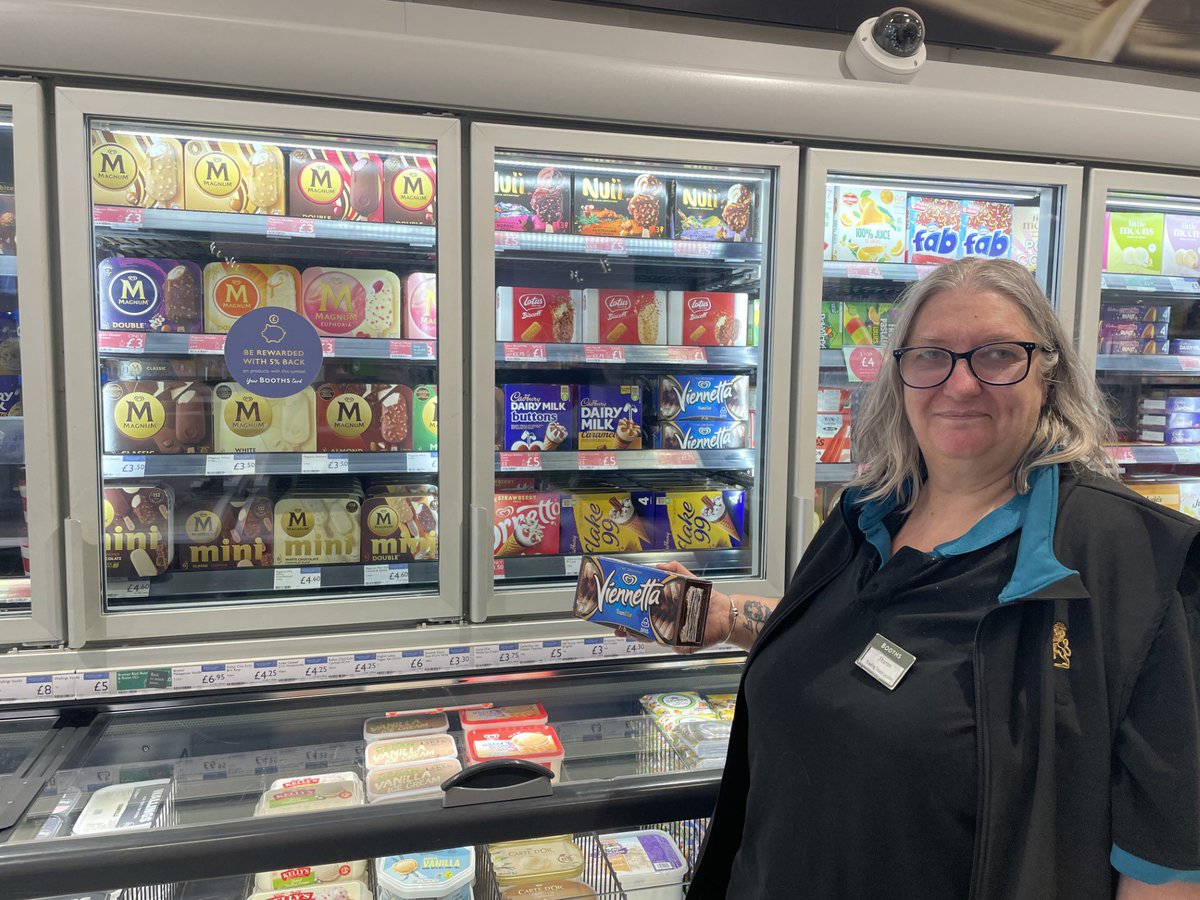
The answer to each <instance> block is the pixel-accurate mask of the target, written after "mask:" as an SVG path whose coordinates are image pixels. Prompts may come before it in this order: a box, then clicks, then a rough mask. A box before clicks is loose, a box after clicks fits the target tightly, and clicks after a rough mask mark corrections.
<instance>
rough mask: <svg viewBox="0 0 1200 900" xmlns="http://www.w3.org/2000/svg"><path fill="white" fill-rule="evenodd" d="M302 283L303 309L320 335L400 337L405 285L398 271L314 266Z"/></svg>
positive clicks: (305, 275) (305, 271) (306, 273)
mask: <svg viewBox="0 0 1200 900" xmlns="http://www.w3.org/2000/svg"><path fill="white" fill-rule="evenodd" d="M301 282H302V287H301V297H302V302H301V312H302V313H303V315H304V317H305V318H306V319H308V321H310V322H312V324H313V327H314V328H316V329H317V332H318V333H319V334H325V335H330V336H331V337H371V338H398V337H400V335H401V331H402V328H401V326H402V321H401V315H400V300H401V291H402V288H401V286H400V277H399V276H398V275H396V273H395V272H389V271H387V270H385V269H335V268H320V267H317V266H314V267H312V268H309V269H305V270H304V275H303V276H302V279H301Z"/></svg>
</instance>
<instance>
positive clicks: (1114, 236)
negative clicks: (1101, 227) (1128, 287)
mask: <svg viewBox="0 0 1200 900" xmlns="http://www.w3.org/2000/svg"><path fill="white" fill-rule="evenodd" d="M1105 221H1106V224H1107V230H1108V241H1107V243H1106V244H1105V252H1104V271H1106V272H1120V273H1126V274H1131V275H1159V274H1161V273H1162V267H1163V232H1164V229H1165V224H1166V223H1165V221H1164V216H1163V214H1162V213H1139V212H1129V213H1124V212H1109V213H1105Z"/></svg>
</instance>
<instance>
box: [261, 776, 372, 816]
mask: <svg viewBox="0 0 1200 900" xmlns="http://www.w3.org/2000/svg"><path fill="white" fill-rule="evenodd" d="M362 802H363V791H362V785H361V784H359V783H357V782H349V781H324V782H320V783H318V784H310V785H304V786H301V787H292V788H280V789H279V790H267V791H264V792H263V794H262V796H261V797H260V798H259V800H258V804H257V805H256V806H255V809H254V814H255V815H256V816H279V815H292V814H294V813H305V812H316V811H318V810H322V809H345V808H346V807H350V806H361V805H362Z"/></svg>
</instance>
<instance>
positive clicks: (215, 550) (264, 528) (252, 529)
mask: <svg viewBox="0 0 1200 900" xmlns="http://www.w3.org/2000/svg"><path fill="white" fill-rule="evenodd" d="M274 520H275V504H274V503H273V502H272V500H271V498H270V497H268V496H266V495H265V494H249V495H243V496H231V495H229V494H224V493H222V494H212V495H200V496H196V497H193V498H191V499H189V500H187V501H186V502H184V503H181V504H179V505H178V506H177V508H176V517H175V543H176V556H177V557H178V560H179V568H181V569H183V570H185V571H187V570H195V569H235V568H236V569H244V568H268V567H270V566H271V564H272V555H271V544H272V537H273V530H274Z"/></svg>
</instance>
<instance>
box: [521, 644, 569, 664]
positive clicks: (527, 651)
mask: <svg viewBox="0 0 1200 900" xmlns="http://www.w3.org/2000/svg"><path fill="white" fill-rule="evenodd" d="M562 644H563V642H562V641H522V642H521V647H520V654H521V664H522V665H525V666H544V665H551V664H553V663H560V662H562V661H563V646H562Z"/></svg>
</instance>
